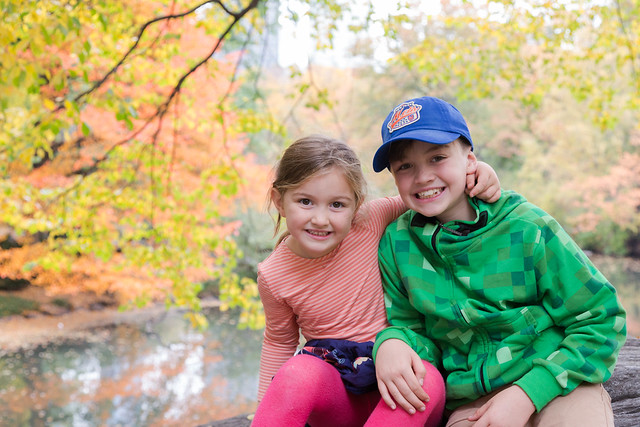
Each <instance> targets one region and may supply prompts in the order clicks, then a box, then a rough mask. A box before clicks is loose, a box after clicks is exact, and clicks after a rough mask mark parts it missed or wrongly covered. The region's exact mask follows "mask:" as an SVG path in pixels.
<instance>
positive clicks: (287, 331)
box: [258, 273, 299, 401]
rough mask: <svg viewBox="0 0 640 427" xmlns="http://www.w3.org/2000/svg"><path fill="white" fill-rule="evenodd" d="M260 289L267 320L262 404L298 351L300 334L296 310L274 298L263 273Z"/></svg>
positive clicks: (263, 351) (259, 388) (261, 388)
mask: <svg viewBox="0 0 640 427" xmlns="http://www.w3.org/2000/svg"><path fill="white" fill-rule="evenodd" d="M258 289H259V291H260V298H261V300H262V304H263V306H264V312H265V320H266V326H265V330H264V341H263V344H262V353H261V356H260V380H259V386H258V401H260V400H262V397H263V396H264V393H265V392H266V390H267V387H268V386H269V384H270V383H271V379H272V378H273V376H274V375H275V374H276V372H277V371H278V369H280V366H282V365H283V364H284V362H286V361H287V360H288V359H289V358H290V357H291V356H292V355H293V353H294V352H295V351H296V348H297V346H298V342H299V332H298V324H297V323H296V317H295V314H294V313H293V310H292V309H291V307H289V306H287V305H286V304H283V303H281V302H280V301H278V300H277V299H276V298H274V296H273V295H272V293H271V291H270V289H269V286H268V284H267V283H266V280H265V279H264V277H263V276H262V275H261V274H260V273H258Z"/></svg>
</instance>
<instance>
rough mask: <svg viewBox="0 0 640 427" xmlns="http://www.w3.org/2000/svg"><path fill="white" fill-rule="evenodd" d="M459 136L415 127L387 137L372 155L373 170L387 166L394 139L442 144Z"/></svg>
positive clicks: (376, 170) (379, 169) (381, 169)
mask: <svg viewBox="0 0 640 427" xmlns="http://www.w3.org/2000/svg"><path fill="white" fill-rule="evenodd" d="M460 136H461V134H459V133H454V132H443V131H440V130H433V129H415V130H410V131H407V132H402V133H399V134H398V135H394V136H393V137H391V138H389V139H388V140H387V141H386V142H385V143H384V144H382V145H381V146H380V148H378V151H376V154H375V155H374V156H373V170H374V171H375V172H381V171H383V170H384V169H386V168H388V167H389V148H390V146H391V143H392V142H394V141H400V140H403V139H413V140H416V141H422V142H427V143H429V144H438V145H444V144H448V143H450V142H453V141H455V140H456V139H458V138H459V137H460Z"/></svg>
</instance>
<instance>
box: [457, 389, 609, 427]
mask: <svg viewBox="0 0 640 427" xmlns="http://www.w3.org/2000/svg"><path fill="white" fill-rule="evenodd" d="M501 390H503V389H500V390H497V391H494V392H493V393H490V394H488V395H486V396H484V397H481V398H480V399H478V400H475V401H473V402H471V403H468V404H466V405H464V406H461V407H459V408H457V409H455V410H454V411H453V413H452V414H451V415H450V416H449V421H447V427H466V426H473V424H474V423H475V422H471V421H469V420H467V417H470V416H471V415H473V414H474V413H475V412H476V410H477V409H479V408H480V407H481V406H482V405H484V404H485V403H486V402H487V401H489V399H491V398H492V397H493V396H495V395H496V394H497V393H498V392H500V391H501ZM613 425H614V424H613V410H612V409H611V397H609V393H607V391H606V390H605V389H604V387H603V386H602V384H589V383H583V384H581V385H579V386H578V387H577V388H576V389H575V390H573V391H572V392H571V393H569V394H567V395H566V396H558V397H556V398H555V399H553V400H552V401H551V402H549V404H548V405H547V406H545V407H544V408H542V411H540V412H538V413H534V414H533V415H532V416H531V418H530V419H529V422H528V423H527V424H525V427H538V426H540V427H543V426H554V427H555V426H557V427H562V426H566V427H575V426H580V427H590V426H593V427H613Z"/></svg>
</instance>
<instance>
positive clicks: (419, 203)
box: [389, 141, 477, 223]
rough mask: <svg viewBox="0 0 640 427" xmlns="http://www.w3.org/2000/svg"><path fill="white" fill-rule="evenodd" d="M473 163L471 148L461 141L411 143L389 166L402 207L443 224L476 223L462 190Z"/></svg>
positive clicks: (474, 157) (474, 158)
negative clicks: (402, 203) (438, 143)
mask: <svg viewBox="0 0 640 427" xmlns="http://www.w3.org/2000/svg"><path fill="white" fill-rule="evenodd" d="M391 149H392V150H393V146H392V147H391ZM392 158H393V156H392ZM476 163H477V160H476V156H475V155H474V154H473V152H472V151H471V147H469V146H467V145H466V144H464V143H462V142H460V141H453V142H451V143H449V144H445V145H437V144H429V143H426V142H422V141H412V142H411V143H409V145H408V146H406V148H405V150H404V151H403V153H402V154H401V156H399V157H398V158H395V159H394V160H393V161H391V162H390V163H389V165H390V169H391V173H392V174H393V177H394V178H395V181H396V187H398V192H399V194H400V197H401V198H402V201H403V202H404V204H405V205H406V206H407V207H408V208H409V209H413V210H414V211H416V212H419V213H421V214H422V215H424V216H427V217H435V218H436V219H438V221H440V222H441V223H445V222H449V221H453V220H461V221H473V220H475V211H474V210H473V208H472V207H471V205H470V204H469V201H468V200H467V195H466V193H465V189H466V176H467V173H470V172H472V171H475V167H476Z"/></svg>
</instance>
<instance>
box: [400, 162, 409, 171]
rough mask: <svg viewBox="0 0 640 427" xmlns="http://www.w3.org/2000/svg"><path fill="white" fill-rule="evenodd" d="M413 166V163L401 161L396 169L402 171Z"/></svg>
mask: <svg viewBox="0 0 640 427" xmlns="http://www.w3.org/2000/svg"><path fill="white" fill-rule="evenodd" d="M410 167H411V163H401V164H400V165H399V166H398V167H397V168H396V171H402V170H405V169H409V168H410Z"/></svg>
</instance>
